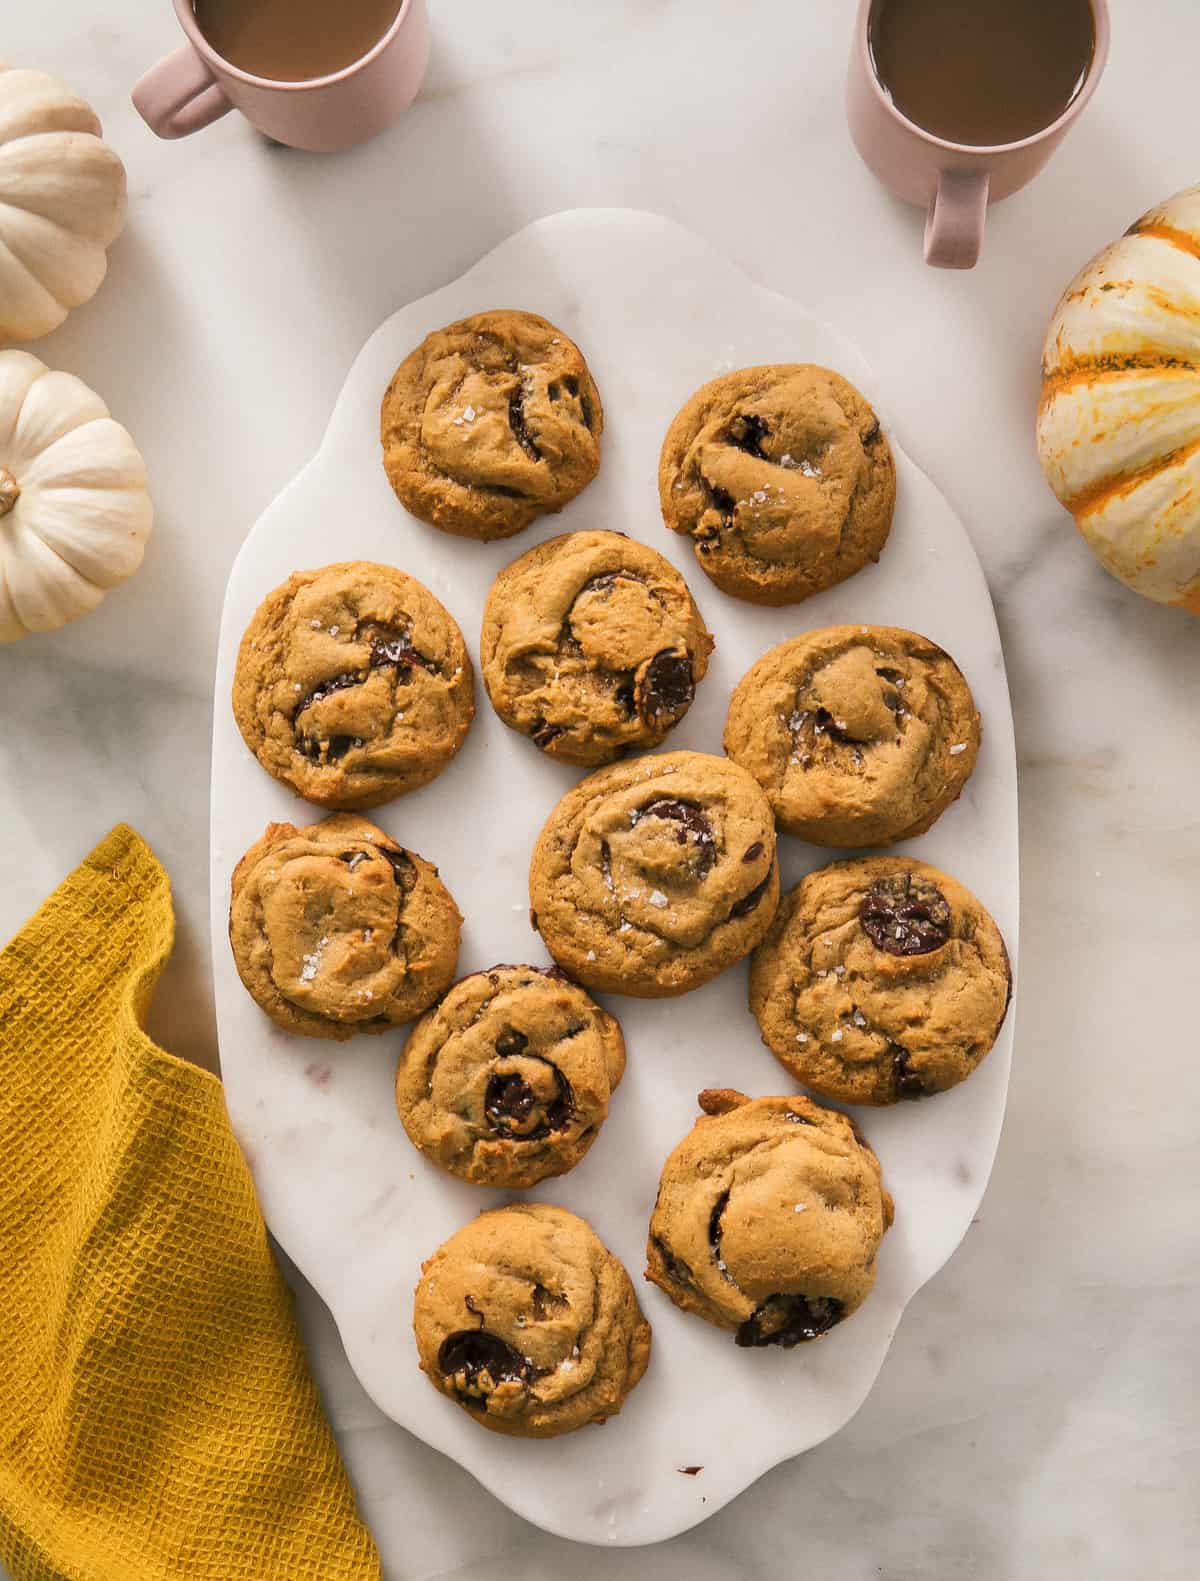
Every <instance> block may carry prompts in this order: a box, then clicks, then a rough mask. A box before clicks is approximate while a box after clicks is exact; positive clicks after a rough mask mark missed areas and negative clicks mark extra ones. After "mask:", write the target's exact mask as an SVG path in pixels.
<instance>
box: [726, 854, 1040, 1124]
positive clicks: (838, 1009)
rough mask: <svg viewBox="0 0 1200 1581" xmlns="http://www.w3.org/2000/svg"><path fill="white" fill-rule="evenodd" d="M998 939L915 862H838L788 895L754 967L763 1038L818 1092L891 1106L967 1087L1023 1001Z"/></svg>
mask: <svg viewBox="0 0 1200 1581" xmlns="http://www.w3.org/2000/svg"><path fill="white" fill-rule="evenodd" d="M1011 981H1012V978H1011V973H1010V970H1009V963H1008V954H1007V952H1006V950H1005V948H1004V940H1003V939H1002V938H1001V936H1000V930H999V929H998V928H997V927H996V924H995V923H994V922H993V921H992V918H991V917H990V916H989V915H988V913H987V911H985V910H984V908H983V906H981V905H980V903H979V901H978V900H976V899H975V897H974V895H972V894H971V893H970V892H969V891H968V890H966V889H964V888H963V886H962V885H961V884H959V883H956V882H955V880H954V879H952V878H950V877H948V876H947V875H946V874H945V873H940V872H939V871H938V870H937V868H935V867H930V866H929V865H928V864H927V863H925V862H916V861H913V860H912V858H910V857H893V856H882V857H867V858H863V859H860V860H857V861H850V862H835V863H833V864H832V866H830V867H823V868H820V869H819V870H818V871H817V872H815V873H810V874H809V875H808V877H807V878H805V879H803V880H802V881H801V883H800V884H798V885H797V887H796V888H795V889H794V890H792V891H791V892H790V894H788V895H786V896H785V897H784V899H783V901H782V902H781V904H780V907H779V911H778V913H777V915H776V918H775V921H774V923H773V924H772V926H771V929H770V932H769V933H768V934H767V937H766V938H765V939H764V940H763V942H762V944H761V945H760V946H759V947H758V949H757V951H756V952H755V956H754V960H753V963H752V965H751V969H750V1009H751V1010H752V1012H753V1013H754V1016H755V1019H756V1020H757V1021H758V1024H759V1028H760V1029H761V1031H762V1035H763V1041H764V1042H765V1043H766V1045H767V1047H768V1048H769V1049H771V1051H772V1052H773V1053H774V1054H776V1055H777V1056H778V1058H779V1059H780V1061H781V1062H782V1063H783V1064H784V1065H785V1066H786V1067H787V1069H788V1070H789V1071H790V1072H791V1074H792V1075H793V1076H795V1077H796V1078H797V1079H798V1080H800V1081H802V1082H803V1083H804V1085H805V1086H806V1087H811V1088H812V1089H813V1091H814V1092H818V1093H821V1094H822V1095H823V1096H824V1097H826V1098H833V1099H835V1100H837V1101H839V1102H842V1103H869V1104H889V1103H896V1102H898V1101H899V1100H900V1099H902V1098H921V1097H924V1096H926V1095H927V1094H929V1093H936V1092H944V1091H945V1090H946V1088H948V1087H953V1086H955V1085H956V1084H957V1083H958V1082H960V1081H964V1080H965V1079H966V1078H967V1077H968V1076H969V1075H970V1074H971V1072H972V1071H973V1070H974V1069H975V1067H976V1066H977V1065H978V1064H979V1062H980V1061H981V1060H982V1059H983V1058H984V1056H985V1055H986V1054H987V1052H988V1050H989V1049H990V1048H991V1047H992V1045H993V1044H994V1043H995V1041H996V1037H997V1034H998V1033H999V1031H1000V1027H1001V1025H1002V1024H1003V1021H1004V1017H1005V1014H1006V1012H1007V1010H1008V1002H1009V997H1010V993H1011Z"/></svg>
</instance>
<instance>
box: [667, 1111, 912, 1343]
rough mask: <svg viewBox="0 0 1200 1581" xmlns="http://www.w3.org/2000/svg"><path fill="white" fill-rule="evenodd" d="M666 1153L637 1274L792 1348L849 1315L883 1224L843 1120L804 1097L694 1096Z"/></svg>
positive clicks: (871, 1176)
mask: <svg viewBox="0 0 1200 1581" xmlns="http://www.w3.org/2000/svg"><path fill="white" fill-rule="evenodd" d="M699 1101H700V1107H701V1109H702V1110H703V1111H704V1113H703V1115H702V1116H701V1118H700V1119H699V1120H697V1121H696V1124H695V1126H694V1127H693V1129H692V1130H691V1132H690V1133H689V1134H688V1135H687V1136H686V1137H684V1139H683V1141H682V1142H680V1144H679V1146H678V1147H677V1148H676V1149H675V1151H674V1152H673V1153H672V1154H671V1156H670V1157H669V1158H668V1159H667V1162H666V1164H665V1166H664V1168H663V1172H662V1179H661V1181H660V1183H659V1188H658V1199H657V1201H656V1203H655V1205H654V1214H653V1217H652V1218H651V1220H650V1236H649V1241H648V1243H647V1248H646V1256H647V1264H648V1266H647V1268H646V1277H647V1278H648V1279H650V1280H652V1281H653V1282H654V1283H655V1284H656V1285H658V1286H659V1287H660V1288H661V1289H662V1290H665V1291H666V1293H667V1295H669V1296H670V1298H671V1300H672V1301H674V1303H675V1305H676V1306H678V1307H682V1308H683V1310H684V1311H685V1312H694V1313H695V1314H696V1315H697V1316H698V1317H702V1318H704V1319H705V1321H706V1322H709V1323H713V1324H715V1325H716V1326H717V1327H718V1328H723V1329H729V1330H731V1331H732V1332H733V1335H734V1339H735V1342H736V1343H737V1344H738V1345H741V1346H744V1347H747V1348H753V1349H759V1348H761V1347H763V1346H768V1345H771V1346H775V1345H778V1346H780V1347H782V1348H783V1349H785V1350H790V1349H791V1348H792V1347H793V1346H794V1345H798V1344H801V1343H803V1342H805V1341H807V1340H813V1339H819V1338H820V1337H821V1335H822V1334H826V1333H828V1331H829V1330H830V1329H831V1328H833V1327H834V1326H835V1324H838V1323H840V1322H842V1321H843V1319H845V1318H847V1317H849V1316H850V1314H851V1313H852V1312H854V1311H856V1310H857V1308H858V1307H860V1306H861V1305H862V1303H863V1301H864V1300H865V1299H866V1297H867V1296H868V1294H869V1293H870V1291H871V1287H872V1285H873V1284H874V1283H875V1256H876V1253H877V1251H878V1249H879V1243H880V1241H881V1240H882V1239H883V1236H884V1234H885V1233H886V1232H887V1230H888V1228H889V1227H890V1225H891V1223H892V1199H891V1197H890V1196H889V1194H888V1192H887V1191H886V1190H885V1189H884V1186H883V1182H882V1179H881V1175H880V1169H879V1160H878V1159H877V1158H876V1156H875V1154H874V1153H873V1152H872V1151H871V1149H870V1147H868V1146H867V1143H866V1142H865V1141H864V1140H863V1138H862V1136H861V1134H860V1133H859V1132H858V1130H857V1128H856V1127H855V1125H854V1123H853V1121H851V1120H849V1119H848V1118H847V1117H846V1116H845V1115H843V1114H838V1113H836V1112H835V1111H834V1110H831V1109H824V1108H822V1107H821V1106H820V1105H819V1104H815V1103H813V1102H812V1101H811V1100H810V1099H808V1098H801V1097H796V1098H746V1097H744V1096H743V1095H742V1094H741V1093H739V1092H730V1091H726V1090H720V1091H712V1092H702V1093H701V1094H700V1100H699Z"/></svg>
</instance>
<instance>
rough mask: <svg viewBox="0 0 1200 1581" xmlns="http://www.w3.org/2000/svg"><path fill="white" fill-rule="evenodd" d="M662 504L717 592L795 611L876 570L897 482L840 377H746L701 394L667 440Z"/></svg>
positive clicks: (785, 372) (813, 371) (724, 379)
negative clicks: (872, 565)
mask: <svg viewBox="0 0 1200 1581" xmlns="http://www.w3.org/2000/svg"><path fill="white" fill-rule="evenodd" d="M658 483H659V499H660V503H661V505H662V513H663V520H664V521H665V523H666V525H667V526H668V527H669V528H670V529H671V531H672V532H677V533H683V534H686V535H687V536H688V537H690V538H691V539H692V543H693V547H694V549H695V554H696V558H697V560H698V561H699V562H700V565H701V566H702V567H703V569H704V571H705V572H706V573H707V574H708V576H709V577H711V579H712V580H713V581H714V582H715V583H716V585H717V586H718V587H719V588H720V589H721V590H722V591H723V592H725V593H731V594H732V595H733V596H734V597H735V598H744V599H748V600H750V601H751V602H752V603H756V604H776V605H777V604H794V603H798V602H799V601H800V600H801V599H805V598H808V597H809V596H810V595H811V594H813V593H819V592H820V591H821V590H822V589H823V588H827V587H832V586H833V585H834V584H835V583H837V582H841V581H844V580H845V578H846V577H848V576H852V575H853V574H854V572H855V571H860V570H861V569H862V568H863V566H864V565H866V564H867V563H868V561H871V560H878V558H879V555H880V553H881V551H882V549H883V546H884V544H885V543H886V541H887V536H888V532H889V531H890V529H891V524H892V511H893V507H894V505H895V498H896V472H895V465H894V462H893V460H892V452H891V448H890V446H889V445H888V442H887V440H886V438H885V437H884V435H883V432H882V430H881V428H880V426H879V419H878V418H877V417H876V415H875V413H874V411H872V409H871V407H870V406H869V405H868V404H867V402H866V400H865V399H864V398H863V396H862V395H861V394H860V393H859V391H858V390H856V389H855V388H854V386H853V385H852V384H851V383H850V382H849V381H848V380H847V379H844V378H842V376H841V375H840V374H838V373H834V372H833V371H832V370H831V369H829V368H821V367H817V366H816V365H815V364H811V363H788V364H779V365H771V366H766V367H760V368H743V369H741V370H739V371H737V372H734V373H727V374H723V375H722V376H721V377H720V378H719V379H714V380H713V381H712V382H711V383H710V384H706V385H705V386H704V387H703V388H702V389H700V390H698V391H697V392H696V394H695V395H693V396H692V398H691V400H689V401H688V402H687V404H686V405H685V406H684V407H683V408H682V410H681V411H680V412H679V414H678V416H677V417H676V418H675V420H674V422H673V423H672V424H671V427H670V429H669V430H668V432H667V436H666V439H665V440H664V442H663V448H662V456H661V458H660V462H659V474H658Z"/></svg>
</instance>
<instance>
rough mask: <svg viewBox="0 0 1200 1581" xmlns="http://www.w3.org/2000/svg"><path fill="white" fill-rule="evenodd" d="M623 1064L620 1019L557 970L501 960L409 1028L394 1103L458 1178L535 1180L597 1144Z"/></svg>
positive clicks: (508, 1183) (489, 1182)
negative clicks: (509, 963) (505, 962)
mask: <svg viewBox="0 0 1200 1581" xmlns="http://www.w3.org/2000/svg"><path fill="white" fill-rule="evenodd" d="M624 1070H625V1043H624V1040H623V1038H622V1037H621V1029H620V1027H619V1026H618V1025H617V1023H616V1021H615V1020H614V1019H613V1017H612V1016H610V1015H608V1014H607V1013H606V1012H605V1011H603V1010H601V1008H600V1006H599V1005H597V1004H596V1003H595V1002H594V1001H593V1000H592V999H590V998H589V997H588V995H587V994H586V993H584V991H583V989H582V988H579V987H577V986H576V985H575V984H574V983H572V982H570V981H569V980H568V979H567V978H566V977H564V976H563V974H562V973H561V972H560V971H558V969H557V968H556V967H551V968H547V969H544V970H539V968H537V967H535V966H493V967H492V968H491V970H490V971H486V972H475V973H474V974H473V975H472V976H470V977H464V978H463V979H462V981H461V982H459V983H455V985H454V987H453V988H452V989H451V990H450V992H449V993H448V994H447V995H446V997H445V998H444V999H443V1000H442V1001H441V1003H440V1004H439V1005H437V1006H436V1007H435V1008H434V1009H433V1010H430V1011H429V1013H428V1014H427V1015H426V1016H424V1017H423V1018H422V1019H421V1020H420V1021H419V1022H418V1023H417V1025H416V1026H415V1027H414V1028H413V1029H412V1031H411V1033H410V1034H409V1038H408V1042H407V1043H406V1044H405V1047H404V1051H403V1053H402V1054H401V1056H400V1066H399V1070H398V1071H397V1074H396V1105H397V1107H398V1109H399V1111H400V1118H401V1119H402V1120H403V1122H404V1129H405V1130H406V1131H407V1132H408V1134H409V1137H410V1138H411V1140H412V1141H413V1142H414V1143H415V1144H416V1146H417V1147H419V1148H420V1149H421V1151H422V1152H423V1153H424V1154H425V1155H426V1157H427V1158H430V1159H432V1161H433V1162H434V1163H435V1164H439V1165H440V1166H441V1167H442V1168H443V1169H446V1170H449V1172H450V1173H451V1174H452V1175H458V1176H459V1177H460V1179H462V1180H469V1181H471V1182H472V1183H473V1184H474V1185H480V1186H504V1187H509V1188H513V1187H522V1186H535V1185H536V1184H537V1183H538V1181H539V1180H545V1179H547V1178H548V1177H549V1176H551V1175H562V1174H565V1173H566V1172H567V1170H568V1169H571V1168H573V1167H574V1165H576V1164H577V1163H578V1162H579V1160H580V1159H581V1158H582V1157H583V1155H584V1154H585V1153H586V1152H587V1150H588V1149H589V1148H590V1147H591V1145H592V1143H593V1142H594V1141H595V1139H596V1135H597V1133H598V1131H599V1129H600V1127H601V1125H602V1124H603V1123H604V1119H605V1116H606V1115H607V1114H608V1101H609V1098H610V1097H611V1095H612V1093H613V1091H614V1090H615V1088H616V1086H617V1083H618V1082H619V1081H620V1080H621V1077H622V1075H623V1073H624Z"/></svg>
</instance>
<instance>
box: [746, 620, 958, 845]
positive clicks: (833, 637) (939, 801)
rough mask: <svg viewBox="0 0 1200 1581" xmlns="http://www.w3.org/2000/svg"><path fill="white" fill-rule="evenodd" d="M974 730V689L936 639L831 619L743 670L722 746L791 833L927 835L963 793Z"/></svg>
mask: <svg viewBox="0 0 1200 1581" xmlns="http://www.w3.org/2000/svg"><path fill="white" fill-rule="evenodd" d="M979 737H980V729H979V715H978V713H977V712H976V711H975V703H974V700H973V699H972V696H971V690H970V687H969V686H968V685H967V683H966V680H965V679H964V677H963V675H962V672H961V671H960V670H959V668H958V666H957V665H956V664H955V662H954V660H953V659H952V658H951V657H950V655H949V654H948V653H945V652H944V651H943V650H942V649H941V648H939V647H938V646H937V644H936V643H933V642H930V641H929V640H928V639H927V638H925V637H921V636H918V635H917V634H916V633H915V632H912V631H904V630H901V629H899V628H897V627H892V626H829V627H826V628H824V629H823V630H820V631H809V632H805V633H804V634H803V635H802V636H799V637H793V638H791V639H790V640H789V641H787V642H781V643H780V644H779V645H778V647H775V648H772V649H771V650H770V652H769V653H766V654H764V655H763V657H762V658H761V659H759V660H758V662H757V663H756V664H754V665H753V666H752V667H751V668H750V669H749V670H748V671H747V672H746V675H745V676H744V677H743V678H742V680H741V682H740V684H739V685H738V687H737V690H736V691H735V692H734V694H733V700H732V702H731V703H730V705H729V717H728V720H727V722H726V725H725V750H726V752H727V753H728V754H729V756H730V757H731V758H732V759H733V761H734V762H735V763H740V764H741V766H742V767H743V768H744V769H747V770H748V771H749V772H750V773H751V774H753V775H754V778H755V779H756V780H757V781H758V783H759V784H760V785H761V786H762V788H763V790H764V791H765V792H766V795H767V800H768V801H769V802H770V803H771V809H772V811H773V812H774V814H775V818H776V821H777V823H778V825H779V827H780V828H781V829H782V830H783V831H784V832H785V833H786V834H791V835H795V836H797V837H798V838H799V839H801V840H807V841H809V842H810V843H811V844H813V845H826V846H850V847H854V846H867V845H890V844H892V843H893V842H894V841H897V840H910V839H912V838H913V837H914V836H915V835H919V834H924V833H925V831H926V830H927V829H928V828H930V826H931V825H932V824H933V823H934V822H936V820H937V819H938V817H939V816H940V815H941V814H942V813H943V812H944V811H945V809H946V808H947V807H948V806H949V805H950V803H951V802H953V801H954V800H955V799H956V798H957V797H958V795H959V794H960V793H961V791H962V788H963V786H964V785H965V784H966V782H967V780H968V778H969V777H970V774H971V771H972V769H973V768H974V767H975V759H976V757H977V755H978V752H979Z"/></svg>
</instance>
